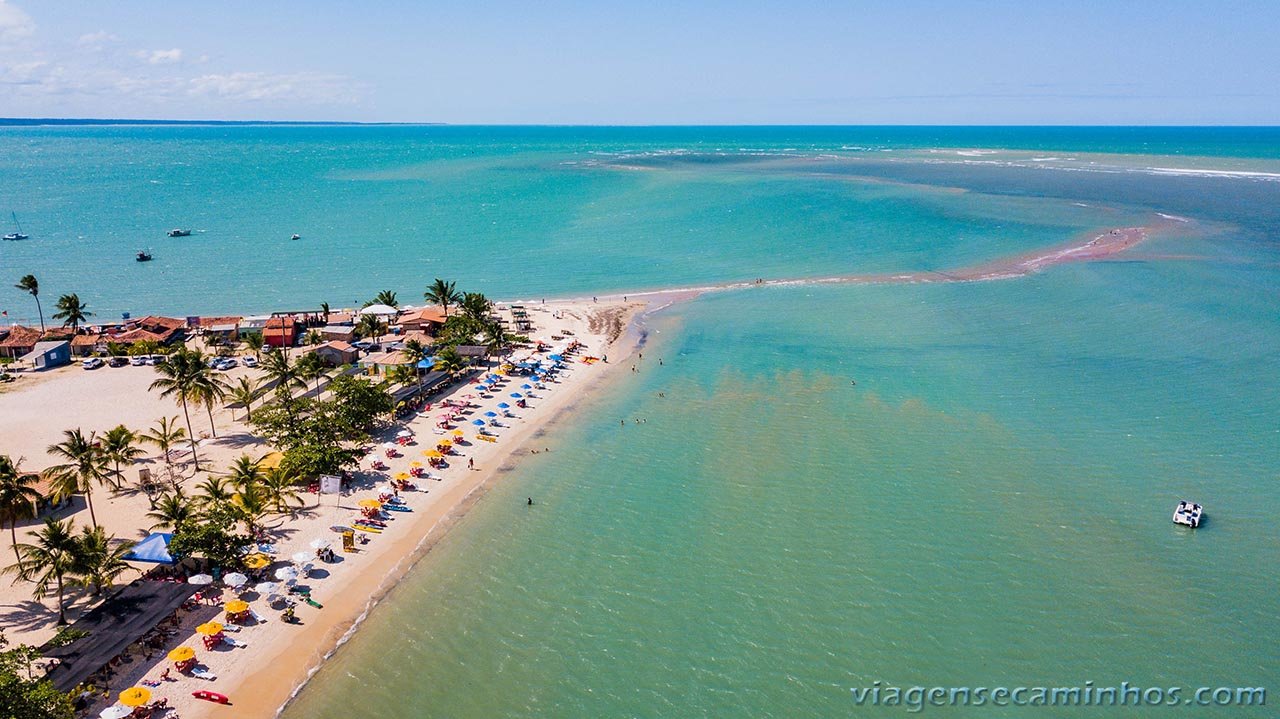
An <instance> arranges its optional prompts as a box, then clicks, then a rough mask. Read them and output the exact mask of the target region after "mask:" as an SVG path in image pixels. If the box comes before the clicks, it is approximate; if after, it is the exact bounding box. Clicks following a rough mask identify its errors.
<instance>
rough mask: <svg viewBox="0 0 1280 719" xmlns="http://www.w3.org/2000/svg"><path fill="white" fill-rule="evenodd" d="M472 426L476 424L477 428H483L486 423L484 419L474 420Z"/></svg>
mask: <svg viewBox="0 0 1280 719" xmlns="http://www.w3.org/2000/svg"><path fill="white" fill-rule="evenodd" d="M471 424H474V425H475V426H477V427H483V426H484V424H485V422H484V420H483V419H473V420H471Z"/></svg>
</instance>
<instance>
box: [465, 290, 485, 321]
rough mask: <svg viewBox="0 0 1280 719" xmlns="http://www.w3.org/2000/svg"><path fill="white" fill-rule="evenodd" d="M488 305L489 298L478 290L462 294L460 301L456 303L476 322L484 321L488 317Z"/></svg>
mask: <svg viewBox="0 0 1280 719" xmlns="http://www.w3.org/2000/svg"><path fill="white" fill-rule="evenodd" d="M489 306H490V302H489V298H488V297H485V296H484V295H482V294H480V293H479V292H468V293H466V294H464V295H463V296H462V301H461V302H460V303H459V304H458V307H460V308H461V309H462V313H463V314H465V315H466V316H468V317H470V318H471V319H473V320H475V321H477V322H485V321H487V320H488V319H489Z"/></svg>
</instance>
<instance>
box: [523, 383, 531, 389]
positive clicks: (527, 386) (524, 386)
mask: <svg viewBox="0 0 1280 719" xmlns="http://www.w3.org/2000/svg"><path fill="white" fill-rule="evenodd" d="M520 389H533V386H532V385H527V384H522V385H520Z"/></svg>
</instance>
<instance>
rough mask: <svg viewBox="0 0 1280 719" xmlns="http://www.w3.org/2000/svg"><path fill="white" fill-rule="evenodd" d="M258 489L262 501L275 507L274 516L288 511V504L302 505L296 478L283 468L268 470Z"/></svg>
mask: <svg viewBox="0 0 1280 719" xmlns="http://www.w3.org/2000/svg"><path fill="white" fill-rule="evenodd" d="M259 489H260V490H261V492H262V499H263V501H264V502H266V503H267V504H269V505H271V506H273V507H275V511H276V514H284V513H285V512H287V511H289V510H288V505H290V504H293V503H297V505H298V506H302V505H303V500H302V497H301V496H300V495H299V494H298V476H297V475H296V474H294V473H292V472H290V471H289V470H286V469H285V468H284V467H272V468H271V469H268V470H267V471H266V472H265V473H264V474H263V476H262V484H260V485H259Z"/></svg>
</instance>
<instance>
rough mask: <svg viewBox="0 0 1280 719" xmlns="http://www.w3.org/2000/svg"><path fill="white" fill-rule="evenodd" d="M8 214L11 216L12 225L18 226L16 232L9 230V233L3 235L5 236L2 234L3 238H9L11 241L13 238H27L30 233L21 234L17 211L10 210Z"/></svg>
mask: <svg viewBox="0 0 1280 719" xmlns="http://www.w3.org/2000/svg"><path fill="white" fill-rule="evenodd" d="M9 216H10V217H12V218H13V225H14V227H17V228H18V231H17V232H10V233H9V234H7V235H5V236H4V239H6V240H10V241H13V240H25V239H28V238H29V237H30V235H24V234H22V223H20V222H18V213H16V212H10V213H9Z"/></svg>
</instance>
